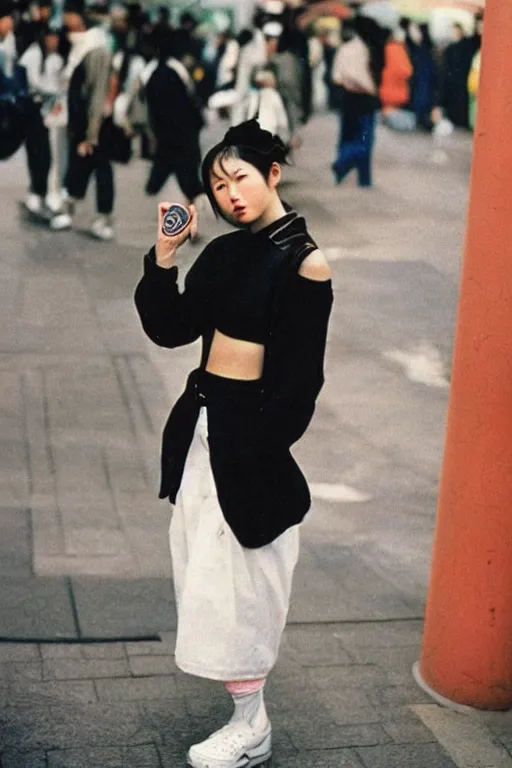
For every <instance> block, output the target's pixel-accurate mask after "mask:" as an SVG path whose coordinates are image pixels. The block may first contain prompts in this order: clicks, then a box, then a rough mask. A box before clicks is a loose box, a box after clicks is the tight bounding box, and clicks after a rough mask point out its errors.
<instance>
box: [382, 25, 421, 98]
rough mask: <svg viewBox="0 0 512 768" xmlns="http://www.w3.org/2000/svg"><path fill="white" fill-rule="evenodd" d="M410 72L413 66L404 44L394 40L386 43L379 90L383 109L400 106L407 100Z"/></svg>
mask: <svg viewBox="0 0 512 768" xmlns="http://www.w3.org/2000/svg"><path fill="white" fill-rule="evenodd" d="M412 73H413V68H412V64H411V61H410V59H409V56H408V54H407V50H406V48H405V45H404V44H403V43H399V42H397V41H395V40H393V41H391V42H390V43H388V44H387V45H386V49H385V65H384V70H383V72H382V83H381V86H380V91H379V96H380V100H381V102H382V108H383V109H389V108H390V107H401V106H402V105H403V104H406V103H407V102H408V101H409V79H410V78H411V76H412Z"/></svg>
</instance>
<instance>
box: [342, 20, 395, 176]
mask: <svg viewBox="0 0 512 768" xmlns="http://www.w3.org/2000/svg"><path fill="white" fill-rule="evenodd" d="M347 33H348V34H350V39H349V40H346V41H345V42H344V43H342V46H341V48H340V51H339V53H338V54H337V56H336V59H335V61H334V65H333V80H334V82H336V83H338V84H339V85H340V86H341V95H342V98H341V110H340V139H339V142H338V152H337V157H336V160H335V161H334V163H333V164H332V166H331V168H332V171H333V173H334V179H335V182H336V184H340V183H341V182H342V181H343V179H344V178H345V177H346V176H347V174H348V173H350V171H352V170H354V169H356V170H357V173H358V179H359V186H360V187H371V186H372V173H371V161H372V150H373V145H374V140H375V115H376V113H377V112H378V110H379V109H380V100H379V97H378V93H379V86H380V83H381V80H382V70H383V69H384V46H385V44H386V39H387V37H388V36H389V30H387V31H386V30H383V29H382V28H381V27H379V25H378V24H376V23H375V22H374V21H373V19H369V18H365V17H364V16H356V17H355V18H354V19H352V21H351V23H350V28H349V29H348V30H347Z"/></svg>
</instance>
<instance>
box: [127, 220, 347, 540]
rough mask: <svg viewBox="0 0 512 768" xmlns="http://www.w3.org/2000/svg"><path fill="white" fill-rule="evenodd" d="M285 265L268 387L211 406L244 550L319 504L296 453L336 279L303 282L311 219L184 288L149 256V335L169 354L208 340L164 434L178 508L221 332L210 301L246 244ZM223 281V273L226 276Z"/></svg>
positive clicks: (199, 269)
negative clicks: (204, 381) (204, 383)
mask: <svg viewBox="0 0 512 768" xmlns="http://www.w3.org/2000/svg"><path fill="white" fill-rule="evenodd" d="M254 237H257V238H258V244H259V247H261V248H265V249H270V251H272V253H270V251H269V254H268V255H269V256H271V257H272V258H274V257H275V258H276V259H278V260H279V262H280V265H279V271H278V274H277V278H276V284H275V287H274V291H273V301H272V317H271V322H270V331H269V335H268V339H267V343H266V345H265V358H264V366H263V376H262V379H261V382H260V384H261V386H260V387H259V388H258V390H259V391H258V392H257V394H256V397H255V396H254V388H253V387H251V394H250V396H246V389H247V388H245V387H244V386H243V383H242V385H240V383H239V382H236V381H233V380H226V383H227V391H231V394H230V395H229V396H228V397H223V398H213V399H212V400H211V402H210V401H208V405H207V407H208V432H209V446H210V461H211V466H212V472H213V476H214V479H215V484H216V488H217V494H218V498H219V503H220V506H221V509H222V511H223V514H224V517H225V519H226V521H227V523H228V524H229V525H230V527H231V529H232V531H233V533H234V534H235V536H236V537H237V539H238V540H239V542H240V543H241V544H242V545H243V546H245V547H249V548H257V547H261V546H264V545H265V544H269V543H270V542H271V541H273V540H274V539H275V538H277V536H279V535H280V534H281V533H283V532H284V531H285V530H286V529H287V528H289V527H291V526H292V525H296V524H298V523H300V522H301V520H302V519H303V517H304V515H305V514H306V512H307V511H308V509H309V507H310V504H311V498H310V494H309V489H308V486H307V483H306V480H305V478H304V476H303V474H302V472H301V470H300V469H299V467H298V465H297V463H296V462H295V460H294V458H293V457H292V455H291V453H290V447H291V445H293V443H295V442H296V441H297V440H298V439H299V438H300V437H301V436H302V435H303V434H304V432H305V430H306V428H307V427H308V425H309V422H310V421H311V418H312V416H313V412H314V409H315V401H316V398H317V396H318V394H319V392H320V389H321V388H322V385H323V381H324V375H323V365H324V355H325V345H326V336H327V327H328V321H329V316H330V312H331V306H332V300H333V295H332V285H331V281H330V280H328V281H324V282H320V281H313V280H309V279H307V278H305V277H303V276H302V275H300V274H299V272H298V270H299V267H300V264H301V263H302V261H303V260H304V259H305V258H306V256H307V255H309V253H311V252H312V251H313V250H315V249H316V246H315V244H314V243H313V242H312V240H311V238H310V236H309V234H308V232H307V230H306V225H305V222H304V219H303V218H302V217H298V216H297V214H296V213H295V212H291V213H288V214H287V215H286V216H284V217H283V218H282V219H279V220H278V221H277V222H274V224H272V225H270V226H269V227H266V228H265V229H264V230H262V231H261V232H259V233H257V235H251V233H250V232H248V231H238V232H233V233H231V234H229V235H225V236H222V237H220V238H217V239H216V240H214V241H213V242H212V243H210V245H209V246H207V248H206V249H205V250H204V251H203V253H202V254H201V255H200V256H199V258H198V259H197V260H196V262H195V264H194V265H193V266H192V268H191V269H190V270H189V272H188V274H187V276H186V278H185V290H184V292H183V293H180V292H179V290H178V286H177V273H178V270H177V267H173V268H171V269H163V268H161V267H159V266H158V265H157V264H156V262H155V255H154V249H152V250H151V251H150V252H149V254H147V255H146V256H145V258H144V275H143V277H142V279H141V281H140V283H139V284H138V286H137V289H136V292H135V302H136V306H137V309H138V312H139V315H140V318H141V322H142V326H143V328H144V330H145V332H146V333H147V335H148V336H149V337H150V339H152V341H154V342H155V343H156V344H158V345H160V346H163V347H171V348H172V347H178V346H181V345H184V344H189V343H191V342H193V341H195V340H196V339H198V338H199V337H200V336H202V340H203V350H202V356H201V363H200V367H199V368H198V369H197V370H196V371H193V372H192V373H191V375H190V377H189V380H188V383H187V386H186V388H185V391H184V393H183V394H182V396H181V397H180V398H179V400H178V401H177V403H176V404H175V406H174V408H173V409H172V411H171V414H170V416H169V419H168V421H167V424H166V426H165V429H164V435H163V444H162V478H161V488H160V497H161V498H166V497H168V498H169V499H170V500H171V502H172V503H174V502H175V500H176V494H177V492H178V490H179V487H180V483H181V478H182V475H183V469H184V465H185V461H186V457H187V454H188V450H189V447H190V443H191V441H192V437H193V433H194V427H195V424H196V421H197V417H198V413H199V409H200V407H201V404H202V402H201V384H200V382H201V373H202V371H204V368H205V366H206V363H207V360H208V354H209V350H210V346H211V342H212V339H213V335H214V331H215V329H214V328H212V327H206V325H205V324H204V312H203V309H204V307H205V306H207V305H208V301H209V296H211V295H212V292H215V291H216V290H222V280H223V267H225V265H227V264H229V259H231V258H240V259H243V258H244V246H246V245H247V244H248V238H249V239H252V238H254ZM224 274H225V273H224Z"/></svg>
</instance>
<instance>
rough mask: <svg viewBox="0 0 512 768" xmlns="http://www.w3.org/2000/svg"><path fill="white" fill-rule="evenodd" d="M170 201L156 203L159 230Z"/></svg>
mask: <svg viewBox="0 0 512 768" xmlns="http://www.w3.org/2000/svg"><path fill="white" fill-rule="evenodd" d="M171 205H172V203H165V202H160V203H158V230H159V232H161V231H162V224H163V221H164V216H165V214H166V213H167V211H168V210H169V208H170V207H171Z"/></svg>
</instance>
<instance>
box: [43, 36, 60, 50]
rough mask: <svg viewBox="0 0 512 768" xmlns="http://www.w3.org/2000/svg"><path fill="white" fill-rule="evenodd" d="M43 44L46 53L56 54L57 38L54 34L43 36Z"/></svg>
mask: <svg viewBox="0 0 512 768" xmlns="http://www.w3.org/2000/svg"><path fill="white" fill-rule="evenodd" d="M44 42H45V46H46V50H47V52H48V53H56V51H57V48H58V47H59V36H58V35H57V34H56V33H54V32H51V33H50V34H47V35H45V37H44Z"/></svg>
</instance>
